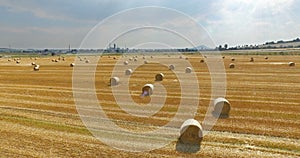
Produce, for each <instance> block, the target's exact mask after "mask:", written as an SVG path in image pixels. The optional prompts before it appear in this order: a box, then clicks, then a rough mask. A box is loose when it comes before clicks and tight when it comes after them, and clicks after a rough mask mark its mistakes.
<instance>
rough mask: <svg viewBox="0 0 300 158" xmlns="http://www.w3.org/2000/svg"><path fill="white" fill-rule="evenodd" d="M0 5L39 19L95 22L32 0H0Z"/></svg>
mask: <svg viewBox="0 0 300 158" xmlns="http://www.w3.org/2000/svg"><path fill="white" fill-rule="evenodd" d="M0 6H2V7H6V8H7V9H8V11H9V12H11V13H30V14H32V15H33V16H35V17H37V18H41V19H48V20H60V21H72V22H84V23H87V22H90V23H95V22H96V21H95V20H86V19H76V18H74V17H72V16H69V15H67V14H65V13H64V12H61V11H58V10H56V9H55V8H48V6H47V5H41V4H38V3H36V2H35V1H34V0H26V1H18V0H0Z"/></svg>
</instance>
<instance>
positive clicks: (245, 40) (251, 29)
mask: <svg viewBox="0 0 300 158" xmlns="http://www.w3.org/2000/svg"><path fill="white" fill-rule="evenodd" d="M294 2H295V1H294V0H263V1H262V0H251V1H250V0H220V1H217V2H215V3H214V4H213V5H212V8H211V13H212V18H211V19H208V21H207V23H208V26H207V27H208V28H209V31H210V32H211V33H212V35H213V37H215V41H216V43H219V44H223V43H224V42H227V43H229V45H236V44H255V43H262V42H265V41H266V40H276V39H278V38H282V37H285V38H289V37H290V38H293V37H291V36H292V35H291V34H288V33H285V32H286V31H285V29H287V27H290V24H289V25H288V26H287V25H286V24H287V23H291V22H292V20H293V19H292V18H291V17H290V14H291V11H290V8H291V6H292V5H293V4H294ZM286 36H288V37H286ZM294 36H295V35H294Z"/></svg>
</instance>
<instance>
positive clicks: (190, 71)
mask: <svg viewBox="0 0 300 158" xmlns="http://www.w3.org/2000/svg"><path fill="white" fill-rule="evenodd" d="M192 71H193V69H192V68H191V67H187V68H185V73H192Z"/></svg>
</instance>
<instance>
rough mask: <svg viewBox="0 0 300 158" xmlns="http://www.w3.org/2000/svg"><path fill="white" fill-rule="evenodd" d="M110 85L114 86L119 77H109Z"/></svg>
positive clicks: (118, 81) (117, 82)
mask: <svg viewBox="0 0 300 158" xmlns="http://www.w3.org/2000/svg"><path fill="white" fill-rule="evenodd" d="M109 82H110V86H116V85H118V84H119V83H120V78H119V77H112V78H110V81H109Z"/></svg>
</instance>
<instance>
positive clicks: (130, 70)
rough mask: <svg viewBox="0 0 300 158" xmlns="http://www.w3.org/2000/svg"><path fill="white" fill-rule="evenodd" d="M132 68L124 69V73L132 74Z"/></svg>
mask: <svg viewBox="0 0 300 158" xmlns="http://www.w3.org/2000/svg"><path fill="white" fill-rule="evenodd" d="M132 72H133V71H132V69H127V70H125V75H128V76H129V75H131V74H132Z"/></svg>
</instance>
